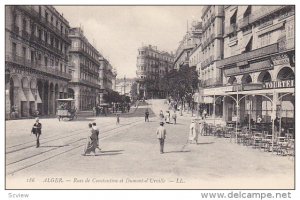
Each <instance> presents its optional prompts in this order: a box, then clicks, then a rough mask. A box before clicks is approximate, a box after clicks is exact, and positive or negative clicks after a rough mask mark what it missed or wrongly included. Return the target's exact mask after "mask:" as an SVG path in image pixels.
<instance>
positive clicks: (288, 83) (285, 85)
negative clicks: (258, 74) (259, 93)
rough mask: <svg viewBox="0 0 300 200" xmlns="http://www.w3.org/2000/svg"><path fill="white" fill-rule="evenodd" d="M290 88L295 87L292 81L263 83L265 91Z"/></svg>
mask: <svg viewBox="0 0 300 200" xmlns="http://www.w3.org/2000/svg"><path fill="white" fill-rule="evenodd" d="M290 87H295V81H294V80H284V81H272V82H266V83H264V88H265V89H275V88H290Z"/></svg>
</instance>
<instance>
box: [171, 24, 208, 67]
mask: <svg viewBox="0 0 300 200" xmlns="http://www.w3.org/2000/svg"><path fill="white" fill-rule="evenodd" d="M201 39H202V23H201V22H194V23H193V24H192V27H191V29H190V30H188V31H187V33H186V34H185V36H184V37H183V39H182V40H181V41H180V44H179V46H178V48H177V50H176V53H175V59H174V69H176V70H178V69H179V68H180V67H181V66H184V65H187V66H188V65H189V58H190V55H191V52H192V51H193V49H194V48H195V47H197V46H199V44H200V43H201Z"/></svg>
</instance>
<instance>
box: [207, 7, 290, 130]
mask: <svg viewBox="0 0 300 200" xmlns="http://www.w3.org/2000/svg"><path fill="white" fill-rule="evenodd" d="M224 20H225V21H224V24H225V33H224V59H222V60H219V61H217V63H216V67H217V69H218V70H221V72H222V84H223V86H220V87H215V88H209V89H208V88H207V89H206V88H204V89H203V96H205V97H210V98H211V99H213V102H212V104H213V107H215V106H216V104H222V105H223V109H222V110H219V111H217V110H216V109H212V112H211V113H210V114H211V115H215V116H216V115H218V116H219V117H220V118H222V119H223V120H224V121H227V122H228V121H235V122H238V123H240V124H250V123H251V122H252V121H254V122H255V121H257V119H258V118H262V121H263V122H264V123H266V124H270V123H272V122H273V127H274V120H275V118H280V119H281V120H280V126H281V127H282V128H284V129H285V132H287V131H289V129H290V131H293V128H294V123H295V121H294V110H295V96H294V93H295V84H294V79H295V73H294V70H295V35H294V33H295V7H294V6H280V5H278V6H225V19H224Z"/></svg>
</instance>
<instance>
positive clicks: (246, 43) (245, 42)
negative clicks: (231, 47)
mask: <svg viewBox="0 0 300 200" xmlns="http://www.w3.org/2000/svg"><path fill="white" fill-rule="evenodd" d="M251 39H252V34H248V35H244V38H243V46H242V52H243V51H245V50H246V47H247V45H248V44H249V42H250V40H251Z"/></svg>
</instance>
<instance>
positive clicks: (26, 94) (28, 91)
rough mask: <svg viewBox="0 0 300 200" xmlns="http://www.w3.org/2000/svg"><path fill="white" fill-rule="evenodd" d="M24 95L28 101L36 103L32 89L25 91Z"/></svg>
mask: <svg viewBox="0 0 300 200" xmlns="http://www.w3.org/2000/svg"><path fill="white" fill-rule="evenodd" d="M24 93H25V96H26V98H27V100H28V101H35V99H34V96H33V94H32V92H31V90H30V89H25V90H24Z"/></svg>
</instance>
